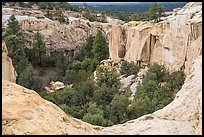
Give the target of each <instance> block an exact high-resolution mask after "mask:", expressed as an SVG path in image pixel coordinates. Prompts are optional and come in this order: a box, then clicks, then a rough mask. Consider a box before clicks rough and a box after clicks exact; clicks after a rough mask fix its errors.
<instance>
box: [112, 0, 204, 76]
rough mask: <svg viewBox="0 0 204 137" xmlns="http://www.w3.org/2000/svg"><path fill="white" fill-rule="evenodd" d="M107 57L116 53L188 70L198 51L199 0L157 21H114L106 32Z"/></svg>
mask: <svg viewBox="0 0 204 137" xmlns="http://www.w3.org/2000/svg"><path fill="white" fill-rule="evenodd" d="M109 33H110V34H109V35H110V37H109V38H110V39H109V49H110V50H109V51H110V57H111V59H113V60H115V59H118V58H121V57H119V54H120V49H121V46H124V47H125V49H124V50H123V51H125V55H124V57H122V58H124V59H125V60H129V61H135V62H139V63H140V64H141V65H142V66H143V65H146V64H148V63H153V62H157V63H160V64H163V65H165V66H166V67H168V68H169V69H170V70H172V71H174V70H178V69H180V68H182V69H185V72H186V74H189V72H190V70H191V62H192V61H193V60H194V59H196V57H198V56H199V55H202V3H201V2H191V3H188V4H186V5H185V6H184V7H183V8H181V9H180V10H178V11H177V13H176V14H175V15H172V16H168V17H166V18H165V19H164V20H163V21H161V22H158V23H153V22H136V21H132V22H128V23H126V24H124V25H114V26H113V27H112V30H111V31H110V32H109Z"/></svg>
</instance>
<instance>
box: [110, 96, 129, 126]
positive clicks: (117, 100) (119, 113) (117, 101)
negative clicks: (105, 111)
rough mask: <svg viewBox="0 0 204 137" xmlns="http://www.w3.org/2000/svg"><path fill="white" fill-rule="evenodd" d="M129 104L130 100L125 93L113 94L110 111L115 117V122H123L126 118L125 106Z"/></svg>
mask: <svg viewBox="0 0 204 137" xmlns="http://www.w3.org/2000/svg"><path fill="white" fill-rule="evenodd" d="M129 104H130V101H129V99H128V97H127V96H126V95H123V94H115V96H114V98H113V100H112V101H111V103H110V113H111V115H112V116H116V117H117V123H123V122H126V121H127V120H128V116H127V107H128V105H129ZM115 124H116V123H115Z"/></svg>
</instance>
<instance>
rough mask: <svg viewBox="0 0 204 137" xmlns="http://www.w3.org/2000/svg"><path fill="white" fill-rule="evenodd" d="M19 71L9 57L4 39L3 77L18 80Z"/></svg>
mask: <svg viewBox="0 0 204 137" xmlns="http://www.w3.org/2000/svg"><path fill="white" fill-rule="evenodd" d="M16 76H17V73H16V71H15V69H14V67H13V64H12V60H11V58H10V57H8V50H7V47H6V44H5V42H4V41H2V79H3V80H8V81H11V82H14V83H15V82H16Z"/></svg>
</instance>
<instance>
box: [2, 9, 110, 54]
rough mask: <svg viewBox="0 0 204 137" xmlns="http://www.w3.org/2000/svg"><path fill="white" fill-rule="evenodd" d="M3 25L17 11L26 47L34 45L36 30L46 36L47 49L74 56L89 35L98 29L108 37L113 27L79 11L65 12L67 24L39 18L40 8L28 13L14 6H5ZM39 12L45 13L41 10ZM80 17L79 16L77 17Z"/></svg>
mask: <svg viewBox="0 0 204 137" xmlns="http://www.w3.org/2000/svg"><path fill="white" fill-rule="evenodd" d="M2 11H3V15H2V22H3V23H2V27H3V28H6V25H7V20H8V19H9V17H10V16H11V14H13V13H15V17H16V19H17V20H18V21H19V22H20V25H21V28H22V30H23V31H24V36H25V40H26V41H25V44H26V47H28V48H31V47H32V41H33V38H34V33H35V32H37V31H38V32H40V33H41V34H42V36H43V38H44V41H45V44H46V48H47V51H49V52H55V51H64V52H65V54H66V55H69V56H73V55H75V54H77V51H78V50H79V49H80V48H81V47H82V46H83V44H84V42H85V40H86V38H87V37H88V36H89V35H95V34H96V33H97V31H98V30H101V31H102V32H103V33H104V36H105V37H106V39H108V36H107V33H108V32H109V30H110V29H111V28H112V27H111V26H112V24H110V23H100V22H90V21H89V20H86V19H84V18H82V17H81V16H78V14H77V13H73V14H72V12H68V11H67V12H65V16H66V17H67V18H68V20H69V21H68V22H67V23H66V24H60V23H59V22H58V21H53V20H50V19H48V18H46V17H44V18H38V16H36V12H37V13H38V12H40V11H39V10H31V11H29V12H31V13H32V14H30V15H27V14H25V13H24V11H25V10H22V12H20V11H21V10H16V9H12V8H3V9H2ZM39 14H43V13H42V12H40V13H39ZM77 17H78V18H77Z"/></svg>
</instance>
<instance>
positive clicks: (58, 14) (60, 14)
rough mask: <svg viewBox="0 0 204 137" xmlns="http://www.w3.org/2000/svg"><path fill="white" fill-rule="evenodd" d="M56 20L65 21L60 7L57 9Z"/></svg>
mask: <svg viewBox="0 0 204 137" xmlns="http://www.w3.org/2000/svg"><path fill="white" fill-rule="evenodd" d="M57 20H58V21H59V22H60V23H64V22H66V20H65V18H64V15H63V9H62V8H59V9H57Z"/></svg>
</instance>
